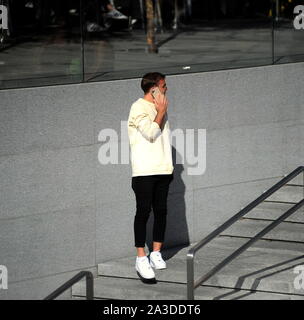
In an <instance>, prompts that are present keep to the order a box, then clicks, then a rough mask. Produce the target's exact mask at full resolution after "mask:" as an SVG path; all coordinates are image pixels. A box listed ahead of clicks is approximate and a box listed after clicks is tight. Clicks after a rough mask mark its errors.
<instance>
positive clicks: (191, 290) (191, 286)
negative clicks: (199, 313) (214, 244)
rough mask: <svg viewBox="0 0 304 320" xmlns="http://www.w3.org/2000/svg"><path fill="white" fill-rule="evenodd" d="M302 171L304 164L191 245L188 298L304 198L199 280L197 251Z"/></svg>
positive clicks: (299, 205) (297, 206)
mask: <svg viewBox="0 0 304 320" xmlns="http://www.w3.org/2000/svg"><path fill="white" fill-rule="evenodd" d="M301 172H304V166H300V167H298V168H297V169H295V170H294V171H292V172H291V173H290V174H288V175H287V176H286V177H284V178H283V179H281V180H280V181H279V182H278V183H276V184H275V185H274V186H272V187H271V188H269V189H268V190H266V191H264V192H263V194H262V195H261V196H259V197H258V198H257V199H255V200H254V201H252V202H251V203H249V204H248V205H247V206H246V207H245V208H243V209H242V210H240V211H239V212H238V213H237V214H235V215H234V216H233V217H231V218H230V219H229V220H227V221H226V222H225V223H223V224H222V225H221V226H219V227H218V228H217V229H216V230H214V231H213V232H212V233H210V234H209V235H208V236H207V237H205V238H204V239H202V240H201V241H199V242H198V243H197V244H195V245H194V246H193V247H191V248H190V249H189V250H188V253H187V299H188V300H193V299H194V290H195V289H196V288H197V287H198V286H200V285H201V284H202V283H203V282H205V281H207V280H208V279H209V278H210V277H212V276H213V275H214V274H215V273H216V272H218V271H219V270H221V269H222V268H223V267H224V266H225V265H227V264H228V263H229V262H230V261H231V260H233V259H234V258H236V257H237V256H238V255H240V254H241V253H242V252H243V251H245V250H246V249H247V248H248V247H250V246H251V245H252V244H253V243H254V242H255V241H257V240H258V239H259V238H261V237H262V236H263V235H265V234H266V233H267V232H269V231H270V230H272V229H273V228H274V227H275V226H277V225H278V224H279V223H281V222H282V221H283V220H284V219H286V218H287V217H289V216H290V215H291V214H293V213H294V212H295V211H297V210H298V209H299V208H300V207H302V206H303V205H304V199H303V200H301V201H299V202H298V203H296V204H295V205H294V206H293V207H292V208H290V209H289V210H287V211H286V212H285V213H284V214H282V215H281V216H280V217H279V218H278V219H277V220H275V221H274V222H273V223H271V224H270V225H269V226H267V227H266V228H265V229H263V230H262V231H261V232H259V233H258V234H257V235H256V236H255V237H253V238H252V239H250V240H249V241H248V242H246V243H245V244H244V245H243V246H241V247H240V248H239V249H238V250H236V251H235V252H233V253H232V254H231V255H230V256H229V257H227V258H225V259H224V260H223V261H222V262H220V263H219V264H218V265H217V266H216V267H214V268H213V269H212V270H211V271H209V272H208V273H206V274H205V275H203V276H202V277H200V278H199V279H198V280H196V281H194V257H195V254H196V252H197V251H198V250H200V249H201V248H202V247H203V246H204V245H206V244H207V243H209V242H210V241H211V240H212V239H214V238H215V237H217V236H218V235H219V234H220V233H222V232H223V231H224V230H226V229H227V228H228V227H230V226H231V225H232V224H233V223H235V222H236V221H237V220H239V219H240V218H241V217H243V216H244V215H245V214H247V213H248V212H249V211H251V210H252V209H254V208H255V207H256V206H257V205H258V204H260V203H261V202H263V201H264V200H265V199H266V198H268V197H269V196H270V195H272V194H273V193H274V192H276V191H277V190H278V189H280V188H282V187H283V186H284V185H285V184H286V183H287V182H288V181H290V180H292V179H293V178H294V177H296V176H297V175H299V174H300V173H301Z"/></svg>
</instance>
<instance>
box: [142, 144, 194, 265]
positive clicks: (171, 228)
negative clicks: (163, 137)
mask: <svg viewBox="0 0 304 320" xmlns="http://www.w3.org/2000/svg"><path fill="white" fill-rule="evenodd" d="M179 156H180V155H179V154H178V152H177V151H176V149H175V148H174V147H173V146H172V158H173V165H174V173H173V174H174V179H173V181H172V182H171V184H170V187H169V194H168V201H167V209H168V213H167V226H166V233H165V240H164V244H163V247H162V255H163V257H164V258H165V259H169V258H171V257H172V256H174V255H175V254H176V253H177V252H178V251H180V250H181V249H182V248H184V247H187V246H189V244H190V241H189V230H188V224H187V219H186V204H185V190H186V186H185V184H184V182H183V180H182V177H181V174H182V172H183V171H184V166H183V165H182V164H177V163H176V162H177V161H176V159H177V157H179ZM153 223H154V215H153V210H152V211H151V212H150V217H149V220H148V222H147V238H146V239H147V240H146V243H147V245H148V247H149V251H150V252H151V251H152V250H153V245H152V242H153V239H152V234H153V233H152V232H153Z"/></svg>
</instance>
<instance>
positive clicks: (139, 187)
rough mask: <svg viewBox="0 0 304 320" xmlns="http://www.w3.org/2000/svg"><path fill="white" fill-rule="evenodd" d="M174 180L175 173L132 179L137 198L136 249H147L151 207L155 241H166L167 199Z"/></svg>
mask: <svg viewBox="0 0 304 320" xmlns="http://www.w3.org/2000/svg"><path fill="white" fill-rule="evenodd" d="M172 180H173V173H172V174H158V175H150V176H137V177H132V189H133V191H134V193H135V197H136V215H135V218H134V238H135V247H145V243H146V224H147V221H148V218H149V215H150V211H151V207H152V208H153V213H154V225H153V241H155V242H163V241H164V237H165V230H166V222H167V197H168V191H169V185H170V183H171V181H172Z"/></svg>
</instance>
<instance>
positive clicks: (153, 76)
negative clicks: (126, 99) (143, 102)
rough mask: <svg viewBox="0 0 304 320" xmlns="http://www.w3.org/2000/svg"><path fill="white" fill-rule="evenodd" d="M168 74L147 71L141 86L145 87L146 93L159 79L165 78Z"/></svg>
mask: <svg viewBox="0 0 304 320" xmlns="http://www.w3.org/2000/svg"><path fill="white" fill-rule="evenodd" d="M165 78H166V76H165V75H164V74H162V73H159V72H149V73H146V74H145V75H144V76H143V77H142V80H141V88H142V89H143V91H144V93H145V94H146V93H148V92H149V90H150V89H151V88H152V87H154V86H157V84H158V82H159V80H164V79H165Z"/></svg>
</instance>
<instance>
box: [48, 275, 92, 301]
mask: <svg viewBox="0 0 304 320" xmlns="http://www.w3.org/2000/svg"><path fill="white" fill-rule="evenodd" d="M84 277H85V278H86V297H87V300H93V297H94V277H93V274H92V272H90V271H80V272H79V273H77V274H76V275H75V276H74V277H73V278H71V279H70V280H68V281H67V282H65V283H64V284H63V285H62V286H60V287H59V288H58V289H56V290H55V291H54V292H52V293H51V294H49V295H48V296H47V297H45V298H44V299H43V300H53V299H55V298H57V297H58V296H59V295H60V294H62V293H63V292H64V291H66V290H67V289H69V288H70V287H72V285H74V284H75V283H76V282H78V281H79V280H81V279H82V278H84Z"/></svg>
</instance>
